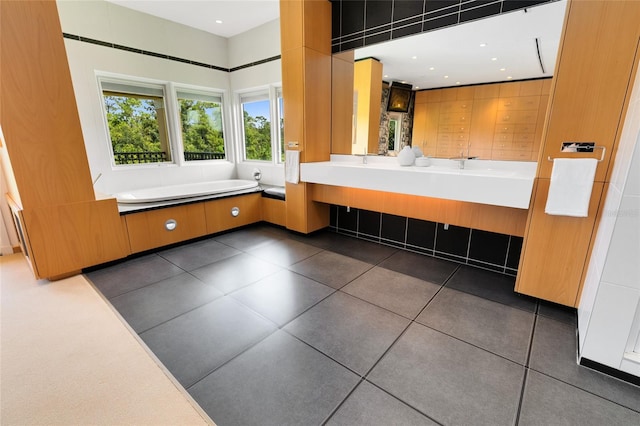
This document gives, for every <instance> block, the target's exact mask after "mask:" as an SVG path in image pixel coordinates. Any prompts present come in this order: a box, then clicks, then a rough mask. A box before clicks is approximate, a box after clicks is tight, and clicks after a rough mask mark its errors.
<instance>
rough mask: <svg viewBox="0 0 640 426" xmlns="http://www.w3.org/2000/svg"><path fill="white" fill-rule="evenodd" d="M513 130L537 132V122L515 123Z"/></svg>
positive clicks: (516, 131)
mask: <svg viewBox="0 0 640 426" xmlns="http://www.w3.org/2000/svg"><path fill="white" fill-rule="evenodd" d="M513 132H514V133H535V132H536V125H535V123H525V124H514V125H513Z"/></svg>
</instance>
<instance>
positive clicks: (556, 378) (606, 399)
mask: <svg viewBox="0 0 640 426" xmlns="http://www.w3.org/2000/svg"><path fill="white" fill-rule="evenodd" d="M580 367H582V366H580ZM585 368H586V367H585ZM527 370H529V371H534V372H536V373H538V374H541V375H543V376H545V377H547V378H549V379H552V380H555V381H557V382H560V383H563V384H565V385H567V386H570V387H572V388H574V389H578V390H580V391H583V392H585V393H588V394H589V395H592V396H595V397H597V398H599V399H602V400H604V401H607V402H610V403H612V404H615V405H617V406H619V407H623V408H626V409H627V410H630V411H633V412H634V413H638V414H640V409H635V408H631V407H628V406H626V405H624V404H621V403H620V402H617V401H614V400H612V399H609V398H606V397H604V396H602V395H599V394H597V393H595V392H593V391H591V390H589V389H585V388H582V387H580V386H578V385H576V384H575V383H571V382H567V381H566V380H562V379H560V378H558V377H554V376H552V375H551V374H549V373H545V372H544V371H540V370H538V369H537V368H533V367H528V368H527ZM591 371H596V370H591ZM596 372H597V373H600V372H599V371H596ZM600 374H602V375H603V376H605V377H608V378H612V379H615V377H611V376H608V375H606V374H604V373H600ZM617 380H619V379H617ZM621 382H622V383H626V384H629V385H631V386H634V387H638V386H635V385H634V384H632V383H628V382H625V381H622V380H621Z"/></svg>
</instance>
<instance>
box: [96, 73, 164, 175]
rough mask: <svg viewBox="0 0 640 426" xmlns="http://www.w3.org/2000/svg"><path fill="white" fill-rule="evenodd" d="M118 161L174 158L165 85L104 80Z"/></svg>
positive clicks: (113, 142)
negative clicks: (168, 129)
mask: <svg viewBox="0 0 640 426" xmlns="http://www.w3.org/2000/svg"><path fill="white" fill-rule="evenodd" d="M101 87H102V96H103V100H104V106H105V111H106V117H107V124H108V128H109V138H110V140H111V148H112V152H113V160H114V162H115V164H116V165H123V164H140V163H162V162H171V161H172V156H171V145H170V143H169V137H168V131H167V114H166V111H165V101H164V88H163V86H159V85H151V84H149V85H147V84H128V83H123V82H116V81H101Z"/></svg>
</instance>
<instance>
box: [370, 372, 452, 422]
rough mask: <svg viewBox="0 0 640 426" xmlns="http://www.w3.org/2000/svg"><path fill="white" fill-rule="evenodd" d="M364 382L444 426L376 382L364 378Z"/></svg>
mask: <svg viewBox="0 0 640 426" xmlns="http://www.w3.org/2000/svg"><path fill="white" fill-rule="evenodd" d="M363 381H364V382H367V383H369V384H370V385H371V386H374V387H375V388H376V389H379V390H380V391H382V392H384V393H386V394H387V395H389V396H390V397H392V398H393V399H395V400H397V401H400V402H401V403H403V404H404V405H406V406H407V407H411V408H412V409H414V410H416V411H417V412H418V413H420V414H422V415H423V416H425V417H426V418H428V419H429V420H431V421H433V422H435V423H437V424H438V425H441V426H444V424H443V423H440V422H439V421H437V420H436V419H434V418H433V417H431V416H430V415H428V414H427V413H425V412H424V411H422V410H421V409H419V408H417V407H414V406H413V405H412V404H411V403H409V402H407V401H404V400H402V399H400V397H398V396H396V395H394V394H392V393H391V392H389V391H388V390H386V389H385V388H383V387H381V386H379V385H377V384H376V383H375V382H372V381H371V380H369V379H368V378H366V377H365V378H363Z"/></svg>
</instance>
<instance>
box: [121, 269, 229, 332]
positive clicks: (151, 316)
mask: <svg viewBox="0 0 640 426" xmlns="http://www.w3.org/2000/svg"><path fill="white" fill-rule="evenodd" d="M221 296H222V292H220V291H219V290H217V289H215V288H214V287H213V286H211V285H208V284H205V283H203V282H202V281H200V280H199V279H197V278H196V277H194V276H193V275H190V274H187V273H186V272H185V273H183V274H180V275H176V276H175V277H171V278H167V279H166V280H162V281H159V282H157V283H155V284H151V285H148V286H146V287H143V288H140V289H138V290H133V291H130V292H128V293H125V294H123V295H121V296H116V297H114V298H113V299H111V304H113V306H114V307H115V308H116V309H117V310H118V312H120V315H122V317H123V318H124V319H125V320H126V321H127V322H128V323H129V325H130V326H131V327H132V328H133V329H134V330H135V331H136V332H137V333H141V332H143V331H145V330H148V329H150V328H151V327H155V326H156V325H158V324H160V323H163V322H165V321H167V320H170V319H171V318H174V317H177V316H178V315H181V314H184V313H185V312H187V311H190V310H192V309H194V308H197V307H198V306H202V305H204V304H206V303H208V302H211V301H212V300H214V299H216V298H218V297H221Z"/></svg>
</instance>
